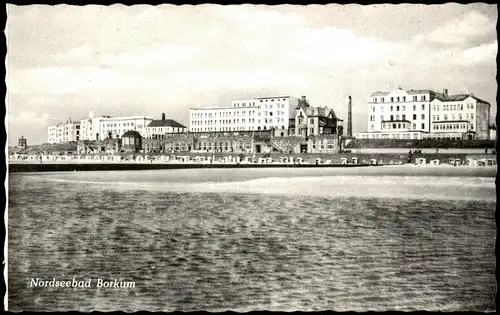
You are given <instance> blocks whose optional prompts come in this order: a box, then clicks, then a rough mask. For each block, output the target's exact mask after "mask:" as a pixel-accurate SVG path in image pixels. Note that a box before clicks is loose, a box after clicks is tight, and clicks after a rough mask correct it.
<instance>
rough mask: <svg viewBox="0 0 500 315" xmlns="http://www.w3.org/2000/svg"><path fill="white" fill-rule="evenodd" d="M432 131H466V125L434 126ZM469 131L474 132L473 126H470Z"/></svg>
mask: <svg viewBox="0 0 500 315" xmlns="http://www.w3.org/2000/svg"><path fill="white" fill-rule="evenodd" d="M432 129H433V130H459V129H461V130H466V129H467V124H434V126H433V127H432ZM470 130H474V124H470Z"/></svg>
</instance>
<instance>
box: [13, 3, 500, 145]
mask: <svg viewBox="0 0 500 315" xmlns="http://www.w3.org/2000/svg"><path fill="white" fill-rule="evenodd" d="M497 18H498V15H497V8H496V5H487V4H480V3H474V4H467V5H461V4H453V3H448V4H441V5H421V4H400V5H390V4H382V5H368V6H367V5H364V6H363V5H355V4H351V5H338V4H331V5H326V6H323V5H309V6H291V5H281V6H264V5H257V6H256V5H248V4H247V5H232V6H221V5H214V4H205V5H198V6H173V5H161V6H149V5H134V6H123V5H112V6H97V5H88V6H70V5H56V6H46V5H29V6H15V5H7V25H6V31H5V33H6V37H7V57H6V68H7V74H6V85H7V99H6V105H7V124H8V129H7V134H8V144H9V145H15V144H17V139H18V138H19V137H20V136H21V135H22V136H24V137H25V138H27V140H28V145H29V144H40V143H45V142H47V127H48V126H49V125H55V124H57V123H59V122H65V121H67V120H68V119H69V118H71V119H72V120H80V119H84V118H86V117H88V115H89V112H90V111H93V113H94V115H96V116H97V115H110V116H131V115H145V116H151V117H153V118H155V119H160V118H161V114H162V113H165V115H166V116H167V118H169V119H174V120H176V121H178V122H180V123H182V124H184V125H186V126H189V109H190V108H201V107H206V106H228V105H230V102H231V100H236V99H248V98H254V97H266V96H281V95H289V96H295V97H300V96H302V95H304V96H306V97H307V99H308V100H309V102H310V103H311V105H313V106H328V107H330V108H333V109H334V110H335V112H336V113H337V116H339V117H340V118H342V119H344V121H345V124H347V102H348V96H349V95H351V96H352V101H353V131H354V132H362V131H366V130H367V117H368V114H367V112H368V101H369V99H370V95H371V94H372V93H373V92H375V91H390V90H392V89H395V88H398V87H401V88H403V89H407V90H410V89H431V90H436V91H442V90H443V89H445V88H447V89H448V91H449V93H450V94H459V93H463V92H464V91H468V92H470V93H474V95H475V96H477V97H479V98H481V99H484V100H485V101H487V102H489V103H490V104H491V116H492V117H493V118H492V119H494V117H495V116H496V108H497V104H496V93H497V82H496V55H497V46H498V43H497V34H496V23H497Z"/></svg>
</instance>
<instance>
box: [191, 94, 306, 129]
mask: <svg viewBox="0 0 500 315" xmlns="http://www.w3.org/2000/svg"><path fill="white" fill-rule="evenodd" d="M298 103H299V99H298V98H295V97H291V96H279V97H264V98H255V99H249V100H236V101H232V102H231V106H230V107H212V108H197V109H194V108H192V109H191V110H190V113H189V131H191V132H214V131H258V130H271V129H283V130H288V122H289V119H290V118H291V117H293V115H294V109H295V107H296V106H297V105H298Z"/></svg>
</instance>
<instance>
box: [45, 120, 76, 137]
mask: <svg viewBox="0 0 500 315" xmlns="http://www.w3.org/2000/svg"><path fill="white" fill-rule="evenodd" d="M78 140H80V122H79V121H72V120H71V118H70V119H69V120H68V121H66V123H59V124H57V125H54V126H49V127H48V142H49V143H60V142H71V141H78Z"/></svg>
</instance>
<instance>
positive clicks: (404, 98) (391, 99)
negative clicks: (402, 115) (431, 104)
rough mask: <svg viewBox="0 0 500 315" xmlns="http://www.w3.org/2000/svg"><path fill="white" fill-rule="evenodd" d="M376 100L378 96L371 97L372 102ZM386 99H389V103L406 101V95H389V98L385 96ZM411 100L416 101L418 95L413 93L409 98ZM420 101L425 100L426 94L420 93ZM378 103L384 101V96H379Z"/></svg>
mask: <svg viewBox="0 0 500 315" xmlns="http://www.w3.org/2000/svg"><path fill="white" fill-rule="evenodd" d="M378 100H379V98H377V97H374V98H373V103H378ZM387 100H390V101H391V103H394V102H406V101H407V100H406V96H401V97H400V96H391V97H390V99H389V98H387ZM411 101H412V102H418V101H419V100H418V95H413V97H412V98H411ZM420 101H424V102H425V101H427V95H420ZM408 102H410V98H408ZM380 103H385V97H381V98H380Z"/></svg>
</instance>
